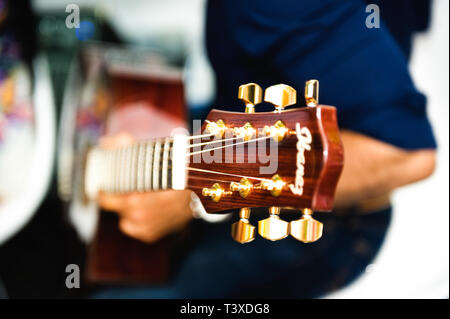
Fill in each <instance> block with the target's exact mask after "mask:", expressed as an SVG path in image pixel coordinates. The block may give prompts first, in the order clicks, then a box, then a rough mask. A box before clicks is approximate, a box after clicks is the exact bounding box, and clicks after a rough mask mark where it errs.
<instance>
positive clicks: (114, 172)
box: [111, 150, 119, 193]
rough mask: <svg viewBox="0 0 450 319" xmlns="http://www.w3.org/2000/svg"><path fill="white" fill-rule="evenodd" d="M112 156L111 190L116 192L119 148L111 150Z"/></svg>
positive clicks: (117, 186) (117, 189)
mask: <svg viewBox="0 0 450 319" xmlns="http://www.w3.org/2000/svg"><path fill="white" fill-rule="evenodd" d="M111 153H112V157H113V170H112V175H113V185H112V192H113V193H117V192H118V191H119V150H112V151H111Z"/></svg>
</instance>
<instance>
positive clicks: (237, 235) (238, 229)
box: [231, 208, 255, 244]
mask: <svg viewBox="0 0 450 319" xmlns="http://www.w3.org/2000/svg"><path fill="white" fill-rule="evenodd" d="M249 217H250V208H241V210H240V211H239V218H240V219H239V220H238V221H237V222H235V223H234V224H233V225H231V237H233V239H234V240H235V241H237V242H238V243H241V244H246V243H249V242H251V241H252V240H253V239H255V226H253V225H252V224H250V222H249V221H248V219H249Z"/></svg>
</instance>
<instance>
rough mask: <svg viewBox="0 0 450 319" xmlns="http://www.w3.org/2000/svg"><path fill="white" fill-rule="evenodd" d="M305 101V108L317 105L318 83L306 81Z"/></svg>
mask: <svg viewBox="0 0 450 319" xmlns="http://www.w3.org/2000/svg"><path fill="white" fill-rule="evenodd" d="M305 101H306V105H307V106H317V105H318V104H319V81H317V80H309V81H306V83H305Z"/></svg>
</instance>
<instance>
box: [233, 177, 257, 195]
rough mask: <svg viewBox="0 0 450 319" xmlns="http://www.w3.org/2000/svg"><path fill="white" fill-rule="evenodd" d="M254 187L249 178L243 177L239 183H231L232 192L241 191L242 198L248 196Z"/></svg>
mask: <svg viewBox="0 0 450 319" xmlns="http://www.w3.org/2000/svg"><path fill="white" fill-rule="evenodd" d="M252 189H253V184H252V183H251V182H250V181H249V180H248V178H245V177H244V178H242V179H241V180H240V181H239V183H236V182H232V183H230V190H231V191H232V192H239V195H241V197H242V198H247V196H248V195H250V192H251V191H252Z"/></svg>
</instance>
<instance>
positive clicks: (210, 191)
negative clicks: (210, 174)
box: [202, 183, 233, 203]
mask: <svg viewBox="0 0 450 319" xmlns="http://www.w3.org/2000/svg"><path fill="white" fill-rule="evenodd" d="M232 193H233V192H228V191H225V190H224V189H223V188H222V186H220V184H219V183H215V184H213V186H212V187H211V188H206V187H205V188H203V189H202V195H203V196H209V197H211V199H212V201H213V202H216V203H217V202H219V201H220V200H221V199H222V197H224V196H226V195H231V194H232Z"/></svg>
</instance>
